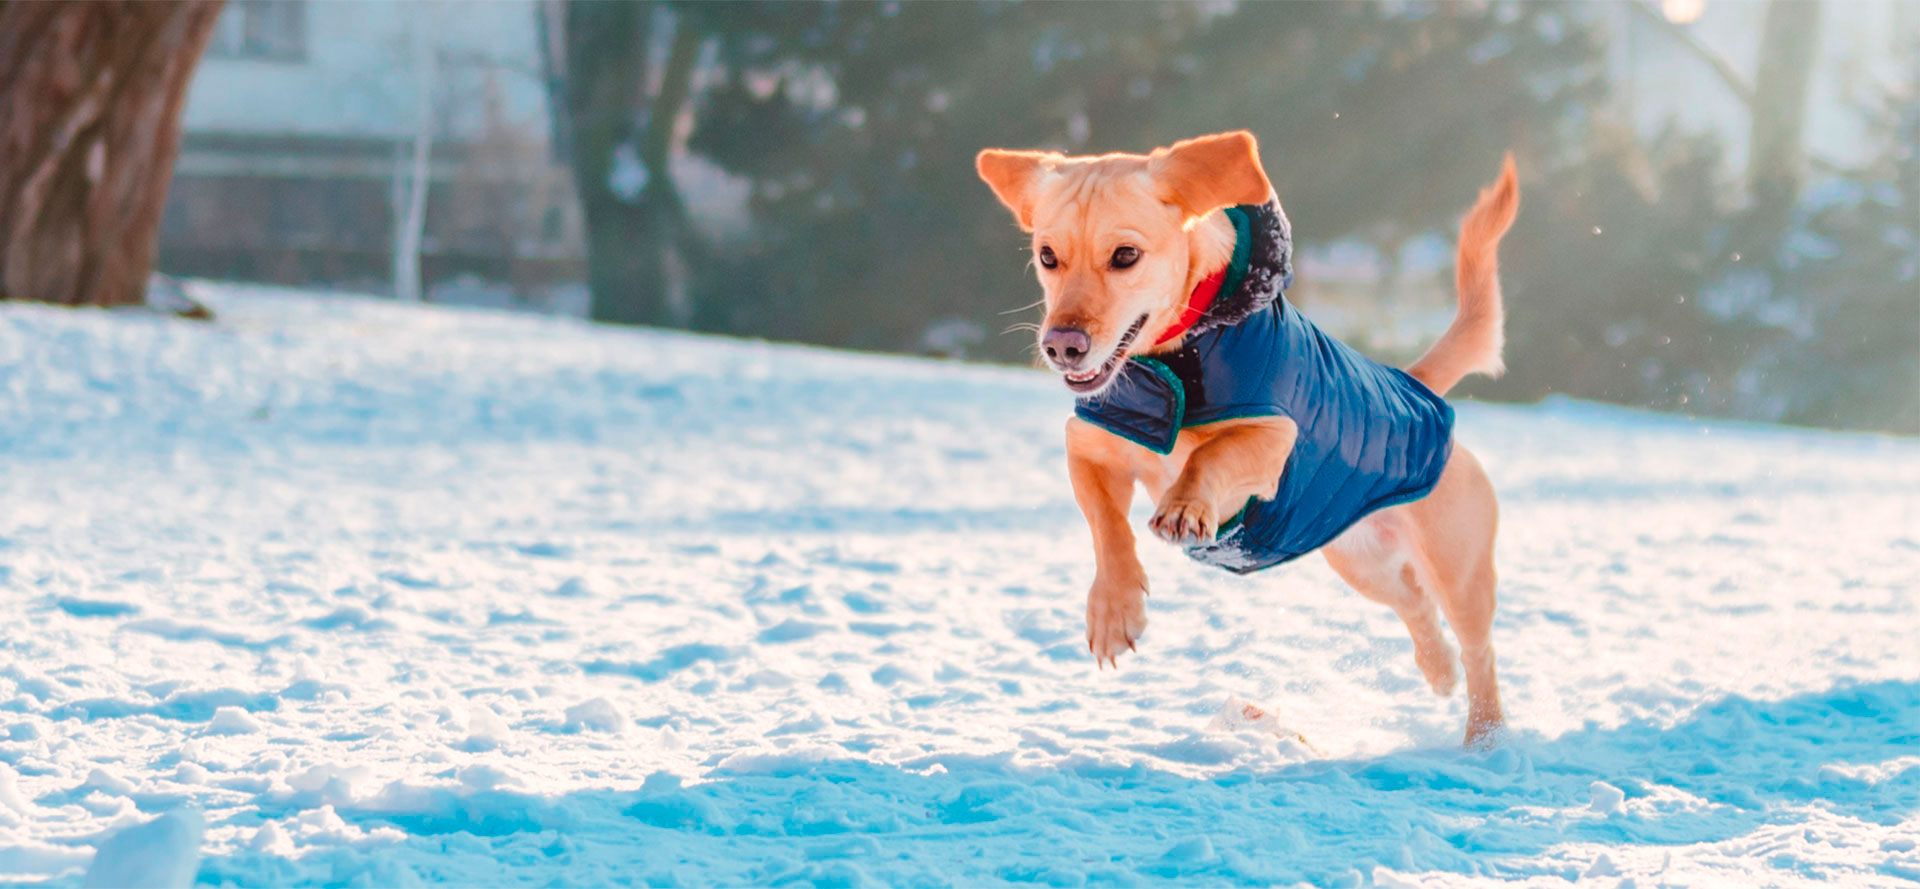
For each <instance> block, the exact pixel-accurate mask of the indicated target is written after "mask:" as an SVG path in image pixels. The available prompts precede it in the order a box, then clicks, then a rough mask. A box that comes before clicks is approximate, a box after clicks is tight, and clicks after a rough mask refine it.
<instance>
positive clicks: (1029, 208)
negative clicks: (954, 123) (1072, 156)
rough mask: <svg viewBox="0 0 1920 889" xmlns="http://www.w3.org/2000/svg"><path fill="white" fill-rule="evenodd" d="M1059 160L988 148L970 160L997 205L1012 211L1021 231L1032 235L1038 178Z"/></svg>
mask: <svg viewBox="0 0 1920 889" xmlns="http://www.w3.org/2000/svg"><path fill="white" fill-rule="evenodd" d="M1062 160H1065V157H1064V156H1062V155H1059V154H1056V153H1053V152H1048V151H1008V150H1007V149H1004V148H989V149H987V150H985V151H982V152H980V155H979V156H978V157H976V158H974V159H973V166H974V169H976V170H978V171H980V178H981V180H983V181H985V182H986V183H987V185H988V186H990V187H991V188H992V189H993V193H994V195H995V196H996V197H998V198H999V199H1000V203H1002V204H1005V205H1007V209H1009V210H1012V211H1013V218H1014V219H1017V220H1019V221H1020V230H1021V231H1033V202H1034V201H1035V200H1036V199H1037V198H1038V195H1037V192H1038V191H1039V186H1040V178H1041V177H1042V176H1045V175H1046V174H1047V172H1048V171H1050V170H1052V169H1053V167H1054V165H1055V164H1057V163H1059V162H1060V161H1062Z"/></svg>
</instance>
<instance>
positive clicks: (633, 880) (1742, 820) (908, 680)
mask: <svg viewBox="0 0 1920 889" xmlns="http://www.w3.org/2000/svg"><path fill="white" fill-rule="evenodd" d="M203 295H204V296H206V298H207V299H208V301H209V302H210V303H211V304H212V305H213V306H214V307H215V308H216V309H217V310H218V311H219V312H220V314H221V319H222V320H221V321H220V322H218V323H216V324H212V325H199V324H193V323H184V322H176V321H170V320H162V319H158V318H154V317H148V316H143V315H137V314H110V313H100V312H91V311H77V312H76V311H63V310H55V309H49V308H41V307H28V306H15V305H3V304H0V454H4V460H5V463H4V471H0V594H4V597H5V598H4V603H5V606H6V607H5V610H4V612H0V621H3V623H0V643H3V645H4V649H0V650H3V651H4V655H0V882H24V883H34V882H39V881H45V883H46V884H49V885H54V886H76V885H79V884H80V883H81V882H82V880H83V879H84V878H85V873H86V871H87V869H88V868H89V866H93V867H95V868H97V870H98V873H97V874H96V875H95V879H96V881H109V882H111V881H113V880H114V872H112V870H111V869H112V868H116V867H118V868H123V870H121V871H118V872H117V873H119V874H120V875H121V876H119V877H118V880H119V881H121V882H124V881H127V880H130V879H156V880H160V879H165V876H166V875H165V873H164V868H165V867H167V866H169V865H170V866H173V867H175V868H176V869H177V870H178V872H179V873H180V874H181V875H184V874H187V873H193V874H195V875H196V876H197V879H198V881H200V882H202V883H209V884H240V885H304V884H326V885H338V884H350V885H403V884H410V883H433V882H453V883H462V884H486V885H529V886H544V885H607V884H635V885H715V884H718V885H739V884H756V885H758V884H800V885H803V884H809V883H811V884H815V885H822V886H825V885H835V886H845V885H869V884H871V885H893V886H938V885H951V884H959V885H968V886H973V885H1005V884H1015V883H1030V882H1035V883H1041V884H1048V885H1057V886H1078V885H1173V884H1179V885H1191V884H1263V885H1264V884H1288V883H1293V882H1296V881H1299V882H1307V883H1312V884H1317V885H1393V886H1403V885H1448V886H1451V885H1466V884H1480V883H1495V882H1517V883H1524V884H1528V885H1541V886H1553V885H1562V884H1565V883H1568V882H1583V883H1586V882H1591V883H1592V884H1593V885H1601V886H1613V885H1616V884H1626V883H1628V882H1629V881H1630V882H1631V883H1632V884H1633V885H1637V886H1642V887H1646V886H1653V885H1669V884H1671V885H1692V886H1708V885H1728V886H1733V885H1739V886H1766V885H1803V884H1813V883H1828V884H1834V885H1856V886H1893V885H1910V884H1912V883H1913V882H1914V881H1920V645H1916V641H1915V638H1916V635H1920V632H1917V630H1920V619H1917V616H1916V607H1915V606H1916V601H1915V600H1916V592H1915V589H1916V582H1917V581H1920V446H1917V445H1916V443H1915V442H1912V441H1899V440H1892V439H1886V438H1878V437H1866V436H1843V435H1835V434H1825V433H1816V432H1806V431H1792V430H1784V429H1771V428H1760V427H1747V426H1737V425H1730V424H1703V423H1695V422H1689V421H1684V420H1680V419H1674V418H1665V417H1657V416H1651V415H1643V414H1638V413H1632V412H1626V411H1620V410H1614V409H1609V408H1601V407H1595V406H1590V405H1583V404H1576V403H1568V402H1561V403H1551V404H1548V405H1546V406H1542V407H1530V408H1517V407H1496V406H1484V405H1473V404H1469V405H1464V406H1462V408H1461V423H1460V437H1461V439H1462V440H1463V441H1464V442H1466V443H1467V444H1468V445H1469V446H1471V447H1473V448H1474V449H1475V450H1476V451H1477V452H1478V453H1479V454H1480V455H1481V456H1482V459H1483V460H1484V462H1485V463H1486V464H1487V466H1488V468H1489V470H1490V472H1491V473H1492V475H1493V477H1494V480H1495V484H1496V485H1497V486H1498V487H1499V489H1500V491H1501V494H1502V498H1503V502H1504V510H1505V513H1504V515H1505V523H1504V524H1505V528H1504V529H1503V532H1502V542H1501V550H1500V559H1499V561H1500V566H1501V569H1502V572H1503V582H1502V588H1501V610H1500V615H1499V620H1498V623H1497V625H1496V637H1495V638H1496V640H1497V644H1498V647H1499V652H1500V667H1501V673H1502V678H1503V681H1504V688H1505V692H1506V702H1507V706H1508V712H1509V715H1510V718H1511V721H1512V724H1513V726H1514V732H1513V733H1512V735H1511V736H1510V737H1509V738H1508V739H1507V742H1506V743H1505V745H1504V746H1503V747H1501V748H1500V749H1498V750H1495V751H1493V752H1490V753H1470V752H1463V751H1461V750H1459V749H1457V747H1456V743H1457V739H1458V737H1459V734H1460V731H1461V728H1462V725H1463V719H1464V713H1463V710H1464V702H1463V701H1462V700H1460V699H1458V698H1455V699H1451V700H1441V699H1436V698H1434V697H1433V696H1432V695H1431V694H1430V693H1429V692H1427V691H1426V689H1425V683H1424V682H1423V681H1421V679H1420V678H1419V676H1418V673H1417V671H1416V668H1415V666H1414V662H1413V657H1412V654H1411V645H1410V644H1409V642H1408V640H1407V636H1406V634H1405V632H1404V631H1403V630H1402V629H1401V628H1400V626H1399V625H1398V622H1397V621H1396V620H1395V619H1394V617H1393V616H1392V615H1391V614H1390V613H1389V612H1387V611H1386V610H1385V609H1384V608H1381V607H1379V606H1376V605H1372V604H1370V603H1368V602H1365V601H1364V600H1362V599H1360V598H1359V597H1358V596H1357V595H1355V594H1353V593H1351V592H1348V591H1346V590H1345V589H1343V588H1341V586H1340V585H1339V584H1338V582H1337V581H1336V579H1335V578H1334V577H1333V576H1332V574H1331V573H1330V572H1329V571H1328V570H1327V569H1326V568H1325V566H1324V565H1323V564H1322V563H1320V562H1319V561H1318V560H1317V559H1314V560H1306V561H1303V562H1301V563H1299V564H1298V565H1294V566H1288V567H1285V568H1282V569H1279V570H1275V571H1271V572H1267V573H1265V574H1262V575H1257V576H1254V577H1249V578H1241V577H1235V576H1231V575H1228V574H1226V573H1224V572H1218V571H1211V570H1206V569H1203V568H1201V567H1199V566H1195V565H1191V564H1189V563H1187V562H1185V561H1184V559H1183V558H1182V557H1181V556H1180V555H1179V554H1178V553H1177V552H1176V551H1174V550H1173V549H1171V548H1168V547H1165V546H1162V545H1159V544H1157V543H1153V542H1150V541H1149V542H1147V543H1146V544H1145V545H1144V558H1145V561H1146V564H1147V567H1148V569H1149V571H1150V572H1151V573H1152V575H1153V578H1154V583H1155V592H1154V595H1153V598H1152V599H1151V600H1149V610H1150V615H1151V620H1152V622H1153V623H1152V627H1151V628H1150V629H1149V631H1148V635H1147V638H1146V640H1145V641H1144V642H1143V644H1142V646H1141V650H1140V654H1139V655H1138V656H1129V657H1124V658H1122V660H1121V670H1120V671H1119V672H1118V673H1115V672H1113V671H1107V672H1098V671H1096V670H1095V669H1094V666H1093V662H1092V660H1091V659H1090V658H1089V657H1088V655H1087V653H1086V647H1085V642H1084V639H1083V636H1082V626H1081V618H1082V607H1083V606H1082V596H1083V595H1084V591H1085V585H1086V583H1087V581H1088V580H1089V579H1090V576H1091V568H1090V562H1089V556H1088V543H1087V539H1086V533H1085V531H1084V528H1083V526H1082V524H1081V522H1080V520H1079V517H1078V515H1077V513H1076V511H1075V509H1074V507H1073V505H1072V501H1071V499H1070V497H1069V493H1068V489H1067V484H1066V481H1065V477H1064V472H1063V469H1062V452H1061V446H1060V435H1059V429H1060V424H1061V420H1062V418H1063V417H1064V415H1065V412H1066V410H1067V408H1068V399H1067V396H1066V395H1065V393H1064V392H1062V391H1059V388H1060V387H1059V386H1058V385H1057V383H1056V382H1055V381H1053V380H1051V379H1049V378H1048V377H1046V376H1044V375H1042V374H1039V373H1034V372H1026V371H1019V370H1011V369H990V368H978V367H963V366H955V365H949V364H941V363H933V362H925V361H913V360H902V359H894V358H881V357H869V356H858V355H847V354H838V353H831V352H825V351H818V350H808V349H800V348H787V347H776V346H766V345H759V344H749V343H736V342H726V341H716V340H708V339H701V338H695V337H689V336H676V335H666V334H659V333H651V332H643V331H633V330H605V329H596V328H593V327H590V326H587V325H584V324H581V323H578V322H572V321H566V320H555V319H544V318H530V317H526V316H511V315H505V314H497V313H491V312H483V311H460V310H447V309H433V308H405V307H397V306H393V305H390V304H383V303H377V302H365V301H357V300H334V299H314V298H304V297H298V296H285V295H274V294H270V293H266V292H261V291H242V290H235V289H210V290H205V291H203ZM1235 698H1240V699H1245V700H1249V701H1253V702H1257V703H1259V704H1261V705H1262V706H1267V707H1270V708H1272V709H1273V710H1274V711H1275V712H1277V713H1278V714H1279V716H1280V718H1281V720H1282V721H1283V722H1284V723H1285V724H1287V725H1288V726H1291V727H1292V728H1294V729H1296V730H1298V731H1300V732H1302V733H1304V734H1305V735H1306V737H1307V738H1308V739H1309V740H1310V741H1311V742H1312V744H1313V745H1314V746H1315V747H1317V748H1318V749H1319V751H1320V753H1321V754H1322V755H1320V756H1316V755H1314V754H1313V753H1311V752H1309V751H1307V750H1305V749H1304V748H1303V747H1302V746H1301V745H1299V744H1297V743H1293V742H1291V741H1286V740H1283V739H1281V738H1279V737H1277V736H1276V735H1274V734H1273V733H1271V732H1269V731H1266V730H1264V729H1263V728H1261V727H1259V726H1254V727H1240V726H1225V725H1222V724H1220V723H1218V722H1216V719H1217V717H1218V716H1219V715H1220V714H1221V712H1222V711H1223V710H1224V709H1226V708H1227V707H1228V702H1229V701H1230V700H1233V699H1235ZM169 812H171V813H175V814H174V815H173V816H172V817H170V818H169V819H167V820H165V821H162V822H159V823H157V824H154V825H153V826H151V827H147V828H143V831H144V832H143V833H137V834H127V835H123V836H121V837H119V838H118V839H113V837H114V834H115V831H117V830H120V829H123V828H126V827H128V826H131V825H136V824H140V823H143V822H149V821H152V819H153V818H154V817H155V816H156V815H158V814H160V813H169ZM202 823H204V837H203V839H202V840H201V841H200V843H199V846H198V849H199V856H200V857H199V859H198V863H197V864H195V863H194V861H193V851H192V849H193V846H194V837H195V836H196V835H199V834H200V827H201V825H202ZM103 843H105V844H106V846H107V848H106V851H103V852H102V853H100V858H101V860H100V861H97V862H96V861H94V860H93V859H94V857H95V848H96V846H100V845H102V844H103ZM169 859H172V860H169ZM126 868H131V870H126ZM142 868H151V869H152V870H150V871H145V872H144V873H147V874H148V876H145V877H130V876H126V874H136V875H137V874H141V873H143V871H142V870H141V869H142Z"/></svg>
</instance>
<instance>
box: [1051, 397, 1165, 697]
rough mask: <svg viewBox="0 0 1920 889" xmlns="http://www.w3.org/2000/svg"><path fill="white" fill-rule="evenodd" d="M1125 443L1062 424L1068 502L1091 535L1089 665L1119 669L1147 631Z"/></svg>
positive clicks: (1078, 424) (1079, 424) (1074, 423)
mask: <svg viewBox="0 0 1920 889" xmlns="http://www.w3.org/2000/svg"><path fill="white" fill-rule="evenodd" d="M1128 447H1130V445H1128V444H1127V442H1125V441H1122V440H1121V439H1119V438H1117V437H1115V436H1113V435H1112V434H1110V433H1107V432H1105V431H1102V430H1100V429H1098V428H1096V427H1095V426H1093V425H1092V424H1089V423H1087V422H1086V421H1084V420H1081V419H1078V418H1075V419H1072V420H1068V421H1067V471H1068V474H1069V476H1070V477H1071V478H1072V479H1073V499H1075V500H1077V501H1079V503H1080V511H1081V513H1083V514H1085V515H1086V517H1087V527H1088V528H1089V529H1090V530H1091V531H1092V532H1093V557H1094V563H1095V564H1094V575H1093V588H1092V589H1090V590H1088V591H1087V648H1088V649H1089V650H1090V651H1092V652H1093V659H1094V662H1095V663H1099V664H1102V665H1103V666H1104V665H1105V664H1113V665H1114V666H1115V667H1116V668H1117V667H1119V666H1120V662H1119V660H1118V658H1119V656H1120V651H1121V649H1123V648H1125V649H1132V648H1133V647H1134V645H1133V643H1134V641H1135V640H1137V639H1139V638H1140V634H1141V633H1143V632H1145V631H1146V629H1147V600H1146V597H1147V572H1146V569H1144V568H1142V567H1140V557H1139V556H1138V555H1137V554H1135V552H1134V545H1133V529H1132V528H1130V527H1128V526H1127V507H1128V505H1129V504H1131V503H1132V502H1133V481H1134V473H1133V468H1132V463H1131V460H1130V459H1129V458H1128V454H1127V453H1126V448H1128Z"/></svg>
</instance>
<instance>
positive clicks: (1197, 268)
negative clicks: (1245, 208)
mask: <svg viewBox="0 0 1920 889" xmlns="http://www.w3.org/2000/svg"><path fill="white" fill-rule="evenodd" d="M1236 237H1237V235H1236V233H1235V232H1234V229H1233V222H1232V221H1230V220H1228V219H1227V214H1226V213H1225V212H1223V211H1221V210H1215V211H1213V212H1212V213H1208V214H1207V215H1205V216H1203V217H1201V218H1200V219H1199V221H1197V222H1195V223H1194V224H1193V226H1192V227H1191V228H1189V229H1187V257H1188V260H1187V278H1186V283H1185V285H1184V286H1182V287H1181V288H1180V298H1179V299H1176V300H1173V301H1172V302H1171V303H1169V304H1168V305H1166V306H1164V307H1162V308H1161V309H1160V310H1159V311H1157V312H1155V313H1154V314H1153V316H1152V317H1151V318H1150V319H1148V321H1147V327H1146V329H1147V330H1151V331H1154V335H1153V336H1151V337H1145V336H1143V337H1141V340H1142V341H1143V342H1146V343H1149V344H1150V345H1149V347H1148V348H1147V349H1146V350H1145V351H1146V352H1148V353H1149V354H1150V353H1153V352H1166V351H1172V350H1174V349H1178V348H1180V343H1181V342H1182V341H1183V340H1185V339H1186V337H1185V336H1184V335H1182V336H1174V337H1172V338H1171V339H1168V338H1167V336H1166V335H1167V333H1169V332H1170V331H1172V330H1173V328H1174V327H1175V326H1176V325H1179V324H1181V314H1182V313H1183V312H1184V311H1185V310H1186V308H1187V301H1188V299H1189V298H1190V297H1191V295H1192V294H1193V292H1194V290H1195V289H1196V288H1198V287H1199V286H1200V285H1201V283H1202V282H1204V281H1206V280H1207V279H1208V278H1211V277H1213V276H1214V275H1216V274H1219V273H1221V272H1223V271H1225V270H1226V268H1227V263H1229V262H1232V261H1233V244H1234V240H1235V238H1236ZM1216 298H1218V297H1217V296H1216ZM1189 326H1191V325H1189ZM1182 333H1183V334H1184V331H1182Z"/></svg>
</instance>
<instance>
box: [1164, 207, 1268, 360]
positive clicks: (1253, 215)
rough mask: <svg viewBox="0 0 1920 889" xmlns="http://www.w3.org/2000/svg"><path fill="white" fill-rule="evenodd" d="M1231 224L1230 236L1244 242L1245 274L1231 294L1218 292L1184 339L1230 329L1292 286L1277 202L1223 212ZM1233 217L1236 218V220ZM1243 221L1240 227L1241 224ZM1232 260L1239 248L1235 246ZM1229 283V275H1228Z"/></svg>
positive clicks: (1238, 252)
mask: <svg viewBox="0 0 1920 889" xmlns="http://www.w3.org/2000/svg"><path fill="white" fill-rule="evenodd" d="M1226 212H1227V218H1228V219H1229V220H1231V221H1232V222H1233V223H1234V227H1233V228H1234V236H1235V238H1236V239H1239V240H1245V241H1246V242H1247V243H1246V248H1247V250H1246V253H1245V256H1246V264H1247V265H1246V271H1245V273H1244V274H1242V275H1240V278H1239V285H1238V286H1236V287H1234V288H1233V291H1232V292H1231V293H1227V292H1222V293H1221V294H1219V295H1218V296H1215V297H1214V298H1213V303H1212V304H1211V305H1209V306H1207V310H1206V311H1205V312H1203V313H1202V314H1201V315H1200V320H1198V321H1196V322H1194V324H1193V327H1192V328H1191V329H1189V330H1188V331H1187V334H1186V335H1187V336H1188V337H1193V336H1195V335H1197V334H1201V333H1205V332H1207V331H1209V330H1214V329H1217V328H1221V327H1231V326H1233V325H1235V324H1238V323H1240V322H1242V321H1245V320H1246V319H1247V317H1248V316H1250V315H1252V314H1253V313H1255V312H1258V311H1260V310H1261V309H1264V308H1266V307H1267V306H1270V305H1273V301H1274V300H1276V299H1279V298H1280V294H1281V292H1282V291H1284V290H1286V289H1287V287H1288V286H1289V285H1291V284H1292V283H1293V227H1292V226H1291V225H1289V224H1288V223H1287V214H1286V213H1285V212H1284V211H1282V210H1281V209H1280V202H1279V201H1268V202H1266V203H1264V204H1260V205H1258V206H1255V205H1253V204H1242V205H1240V206H1238V207H1234V208H1232V209H1231V210H1228V211H1226ZM1236 216H1237V217H1238V218H1236ZM1243 221H1244V224H1242V223H1243ZM1234 246H1235V248H1236V249H1235V250H1234V254H1235V258H1236V259H1238V258H1239V256H1240V250H1239V249H1238V248H1239V247H1240V246H1241V245H1239V244H1235V245H1234ZM1228 278H1229V280H1231V279H1232V275H1231V273H1229V275H1228Z"/></svg>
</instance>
